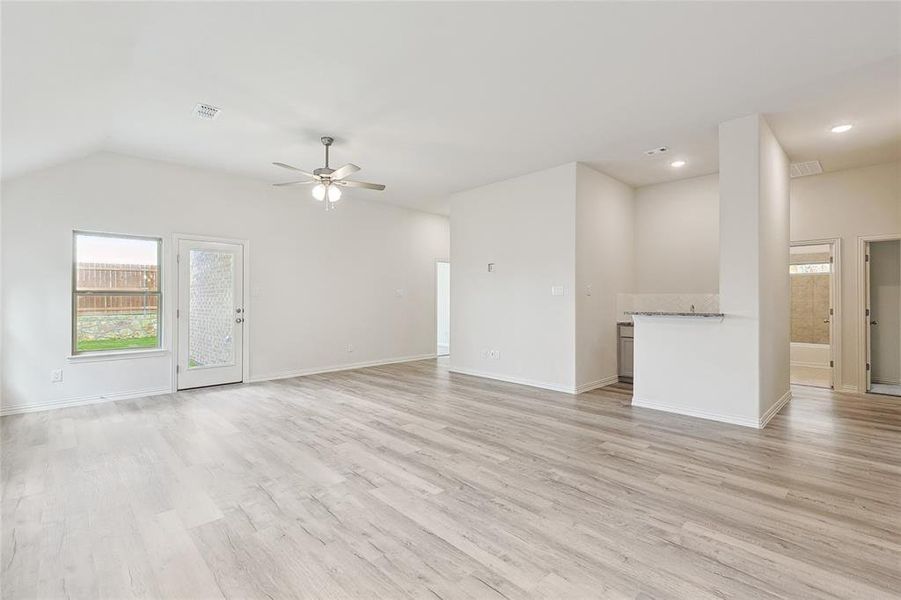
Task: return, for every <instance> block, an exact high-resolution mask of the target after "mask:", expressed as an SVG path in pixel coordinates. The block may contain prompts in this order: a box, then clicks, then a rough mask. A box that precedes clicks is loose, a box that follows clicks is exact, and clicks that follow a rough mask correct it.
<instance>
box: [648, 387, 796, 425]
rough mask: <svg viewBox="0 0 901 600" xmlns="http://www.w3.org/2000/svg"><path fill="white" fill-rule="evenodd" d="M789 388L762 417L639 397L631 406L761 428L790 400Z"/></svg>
mask: <svg viewBox="0 0 901 600" xmlns="http://www.w3.org/2000/svg"><path fill="white" fill-rule="evenodd" d="M791 397H792V393H791V390H789V391H787V392H785V394H783V395H782V397H781V398H779V400H777V401H776V403H775V404H773V405H772V406H771V407H770V408H769V409H768V410H767V411H766V413H764V415H763V416H762V417H760V418H759V419H754V418H751V417H741V416H736V415H724V414H722V413H714V412H709V411H706V410H696V409H691V408H689V409H686V408H684V407H681V406H679V407H676V406H671V405H668V404H664V403H662V402H650V401H647V400H642V399H641V398H635V397H633V398H632V406H637V407H639V408H650V409H653V410H659V411H663V412H669V413H675V414H679V415H685V416H688V417H697V418H699V419H707V420H709V421H719V422H720V423H730V424H732V425H741V426H742V427H753V428H754V429H763V428H764V427H766V424H767V423H769V422H770V419H772V418H773V417H774V416H776V414H777V413H778V412H779V411H780V410H782V407H783V406H785V405H786V404H788V402H789V400H791Z"/></svg>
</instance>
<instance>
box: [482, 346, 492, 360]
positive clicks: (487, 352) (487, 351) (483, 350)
mask: <svg viewBox="0 0 901 600" xmlns="http://www.w3.org/2000/svg"><path fill="white" fill-rule="evenodd" d="M490 352H491V351H490V350H488V349H487V348H483V349H482V360H488V354H489V353H490Z"/></svg>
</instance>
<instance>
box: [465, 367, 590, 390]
mask: <svg viewBox="0 0 901 600" xmlns="http://www.w3.org/2000/svg"><path fill="white" fill-rule="evenodd" d="M448 371H450V372H451V373H459V374H460V375H471V376H473V377H482V378H484V379H494V380H495V381H506V382H507V383H516V384H518V385H527V386H529V387H535V388H541V389H543V390H553V391H555V392H563V393H564V394H577V393H578V392H577V391H576V388H574V387H572V386H568V385H561V384H559V383H546V382H544V381H534V380H532V379H523V378H521V377H509V376H507V375H498V374H496V373H486V372H484V371H476V370H475V369H464V368H461V367H450V368H449V369H448Z"/></svg>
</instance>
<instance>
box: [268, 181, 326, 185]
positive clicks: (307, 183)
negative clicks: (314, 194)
mask: <svg viewBox="0 0 901 600" xmlns="http://www.w3.org/2000/svg"><path fill="white" fill-rule="evenodd" d="M312 183H319V182H318V181H286V182H284V183H273V184H272V185H275V186H282V185H310V184H312Z"/></svg>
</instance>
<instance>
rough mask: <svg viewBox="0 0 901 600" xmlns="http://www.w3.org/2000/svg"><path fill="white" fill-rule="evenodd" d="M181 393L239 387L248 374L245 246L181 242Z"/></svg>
mask: <svg viewBox="0 0 901 600" xmlns="http://www.w3.org/2000/svg"><path fill="white" fill-rule="evenodd" d="M177 260H178V307H177V313H176V315H177V321H178V362H177V365H178V366H177V369H176V377H177V382H178V385H177V387H178V389H180V390H183V389H187V388H196V387H203V386H208V385H219V384H223V383H238V382H240V381H242V379H243V373H244V353H243V347H244V319H245V318H246V317H245V313H244V247H243V246H242V245H241V244H229V243H223V242H207V241H200V240H186V239H182V240H179V242H178V256H177Z"/></svg>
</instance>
